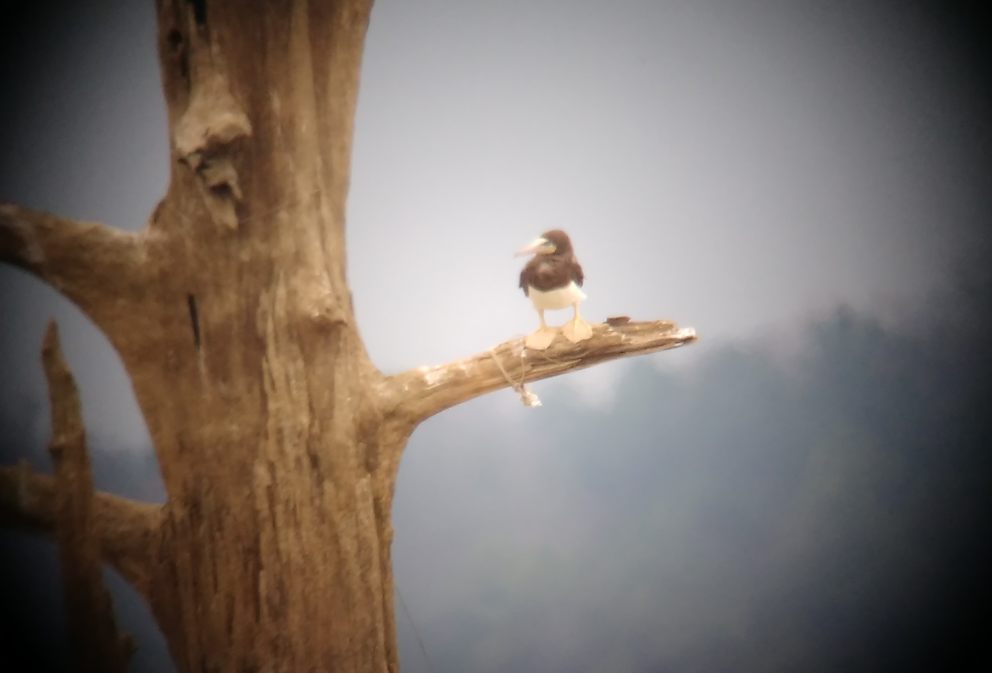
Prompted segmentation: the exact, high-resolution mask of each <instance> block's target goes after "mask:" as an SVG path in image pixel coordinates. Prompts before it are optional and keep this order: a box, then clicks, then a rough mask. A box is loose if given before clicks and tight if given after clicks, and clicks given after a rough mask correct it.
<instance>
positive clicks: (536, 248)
mask: <svg viewBox="0 0 992 673" xmlns="http://www.w3.org/2000/svg"><path fill="white" fill-rule="evenodd" d="M554 250H555V246H554V245H553V244H552V243H551V242H550V241H549V240H548V239H546V238H535V239H534V240H533V241H531V242H530V244H529V245H528V246H527V247H526V248H523V249H521V250H518V251H517V254H516V255H514V257H519V256H520V255H533V254H542V253H548V252H554Z"/></svg>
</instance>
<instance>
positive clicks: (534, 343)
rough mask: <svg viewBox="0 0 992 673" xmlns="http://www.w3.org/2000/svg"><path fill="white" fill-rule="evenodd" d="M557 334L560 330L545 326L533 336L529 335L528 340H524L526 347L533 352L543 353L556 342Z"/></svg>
mask: <svg viewBox="0 0 992 673" xmlns="http://www.w3.org/2000/svg"><path fill="white" fill-rule="evenodd" d="M557 333H558V330H557V329H556V328H554V327H548V326H547V325H545V326H543V327H541V328H540V329H538V330H537V331H536V332H534V333H533V334H529V335H527V338H526V339H524V345H525V346H527V348H530V349H532V350H536V351H543V350H544V349H546V348H547V347H548V346H550V345H551V342H552V341H554V340H555V335H556V334H557Z"/></svg>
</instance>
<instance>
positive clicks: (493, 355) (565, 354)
mask: <svg viewBox="0 0 992 673" xmlns="http://www.w3.org/2000/svg"><path fill="white" fill-rule="evenodd" d="M697 339H698V337H697V336H696V332H695V330H693V329H691V328H686V329H679V327H678V326H677V325H676V324H675V323H674V322H672V321H670V320H657V321H653V322H618V324H612V325H610V324H601V325H593V335H592V338H591V339H588V340H586V341H581V342H579V343H577V344H573V343H571V342H569V341H567V340H565V339H564V338H561V337H558V338H557V339H556V340H555V342H554V343H553V344H552V345H551V347H550V348H548V349H547V350H544V351H535V350H530V349H527V348H525V347H524V340H523V339H522V338H518V339H513V340H511V341H507V342H505V343H503V344H500V345H499V346H497V347H496V348H494V349H493V350H492V351H490V352H486V353H480V354H479V355H475V356H473V357H470V358H466V359H464V360H458V361H456V362H449V363H448V364H444V365H439V366H436V367H420V368H418V369H411V370H409V371H406V372H403V373H402V374H397V375H395V376H391V377H389V378H387V379H386V381H385V383H384V385H385V387H386V390H385V393H386V398H387V399H388V400H389V407H388V408H389V410H390V411H391V412H393V413H395V414H397V415H400V416H402V417H405V418H407V419H409V420H410V421H412V422H413V423H420V422H421V421H424V420H426V419H427V418H430V417H431V416H433V415H434V414H436V413H438V412H440V411H443V410H445V409H447V408H449V407H453V406H455V405H456V404H460V403H462V402H465V401H467V400H470V399H472V398H474V397H478V396H479V395H484V394H486V393H490V392H493V391H494V390H499V389H500V388H507V387H510V386H511V385H520V384H523V383H529V382H531V381H540V380H541V379H547V378H551V377H552V376H558V375H560V374H566V373H568V372H572V371H576V370H579V369H585V368H586V367H591V366H593V365H596V364H600V363H601V362H608V361H610V360H616V359H619V358H623V357H630V356H632V355H645V354H647V353H654V352H657V351H662V350H667V349H670V348H678V347H679V346H684V345H686V344H689V343H692V342H694V341H696V340H697Z"/></svg>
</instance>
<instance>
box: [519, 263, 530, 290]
mask: <svg viewBox="0 0 992 673" xmlns="http://www.w3.org/2000/svg"><path fill="white" fill-rule="evenodd" d="M526 273H527V267H526V266H525V267H524V268H523V269H521V270H520V289H521V290H523V291H524V295H525V296H527V297H529V296H530V289H529V288H528V287H527V281H526V280H524V275H525V274H526Z"/></svg>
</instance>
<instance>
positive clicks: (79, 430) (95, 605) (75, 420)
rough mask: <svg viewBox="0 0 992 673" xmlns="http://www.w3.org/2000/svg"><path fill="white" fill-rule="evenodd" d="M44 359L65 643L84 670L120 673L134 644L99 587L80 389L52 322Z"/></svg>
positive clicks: (100, 579)
mask: <svg viewBox="0 0 992 673" xmlns="http://www.w3.org/2000/svg"><path fill="white" fill-rule="evenodd" d="M42 360H43V362H44V365H45V375H46V377H47V378H48V391H49V398H50V399H51V404H52V441H51V443H50V444H49V446H48V450H49V453H51V456H52V461H53V462H54V463H55V493H54V494H53V495H54V501H55V503H54V504H55V507H54V510H55V511H54V514H55V539H56V542H57V543H58V548H59V565H60V567H61V570H62V589H63V592H64V595H65V603H66V616H67V619H68V623H69V640H70V642H71V643H72V646H73V649H74V650H75V652H76V656H77V657H78V659H79V664H80V665H81V667H82V668H83V670H87V671H94V673H96V672H97V671H110V672H114V671H119V672H120V673H124V671H126V670H127V661H128V659H129V658H130V656H131V654H132V653H133V651H134V641H133V639H131V638H130V636H124V635H122V634H121V633H120V632H118V630H117V623H116V619H115V617H114V606H113V602H112V600H111V598H110V592H109V591H107V587H106V586H104V583H103V574H102V559H101V556H100V538H99V535H98V533H97V526H96V525H95V522H94V514H95V509H96V508H95V507H94V502H93V501H94V489H93V475H92V472H91V470H90V459H89V455H88V454H87V452H86V432H85V430H84V428H83V414H82V410H81V408H80V404H79V391H78V389H77V388H76V382H75V381H74V380H73V377H72V373H71V372H70V371H69V367H68V365H67V364H66V362H65V358H63V356H62V349H61V348H60V347H59V339H58V330H57V329H56V327H55V323H50V324H49V325H48V331H47V332H46V333H45V344H44V346H43V348H42Z"/></svg>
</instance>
